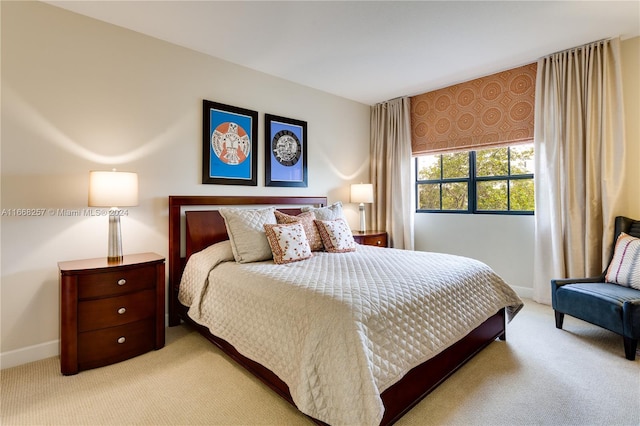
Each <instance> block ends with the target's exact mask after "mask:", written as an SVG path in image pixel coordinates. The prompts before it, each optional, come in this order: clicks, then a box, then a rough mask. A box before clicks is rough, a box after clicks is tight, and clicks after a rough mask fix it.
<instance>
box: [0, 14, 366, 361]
mask: <svg viewBox="0 0 640 426" xmlns="http://www.w3.org/2000/svg"><path fill="white" fill-rule="evenodd" d="M1 7H2V12H1V13H2V87H1V88H2V139H1V143H2V145H1V165H2V182H1V186H2V193H1V208H2V209H15V208H44V209H47V211H46V213H45V216H44V217H11V216H6V215H5V216H2V217H1V226H2V227H1V255H2V258H1V273H2V277H1V279H2V281H1V339H0V340H1V348H0V351H1V352H2V367H7V366H10V365H13V364H15V363H21V362H27V361H30V360H31V359H35V358H40V357H44V356H52V355H56V354H57V353H58V338H59V325H58V321H59V319H58V318H59V294H58V292H59V290H58V270H57V262H58V261H61V260H71V259H82V258H91V257H102V256H106V251H107V228H108V227H107V218H105V217H63V216H60V215H58V214H57V209H83V208H86V207H87V186H88V173H89V171H90V170H96V169H102V170H109V169H110V168H112V167H117V168H118V169H121V170H129V171H136V172H138V174H139V179H140V204H139V206H137V207H133V208H130V209H129V212H130V214H129V216H126V217H124V218H123V219H122V233H123V248H124V251H125V253H135V252H144V251H154V252H157V253H160V254H162V255H165V256H166V255H167V250H168V247H167V244H168V242H167V234H168V231H167V229H168V224H167V196H168V195H172V194H182V195H185V194H186V195H191V194H211V195H231V194H243V195H258V194H260V195H263V194H265V195H268V194H283V195H289V194H291V195H293V194H295V195H313V196H319V195H327V196H328V197H329V201H330V202H333V201H338V200H341V201H343V202H348V200H349V189H348V185H349V183H352V182H360V181H365V180H368V176H369V148H368V146H369V107H368V106H367V105H363V104H359V103H356V102H352V101H349V100H346V99H343V98H339V97H336V96H332V95H329V94H326V93H324V92H320V91H316V90H313V89H309V88H306V87H303V86H300V85H296V84H293V83H290V82H287V81H284V80H282V79H278V78H274V77H271V76H268V75H266V74H262V73H258V72H255V71H252V70H249V69H246V68H242V67H239V66H235V65H233V64H230V63H227V62H224V61H221V60H218V59H216V58H212V57H209V56H206V55H202V54H199V53H196V52H194V51H191V50H188V49H185V48H181V47H178V46H175V45H172V44H168V43H165V42H163V41H160V40H157V39H153V38H150V37H146V36H143V35H140V34H138V33H135V32H132V31H128V30H125V29H122V28H119V27H116V26H112V25H108V24H105V23H102V22H99V21H96V20H93V19H89V18H86V17H83V16H80V15H76V14H73V13H70V12H67V11H65V10H62V9H59V8H55V7H52V6H50V5H46V4H43V3H36V2H28V3H27V2H1ZM211 42H212V43H216V42H220V41H218V40H212V41H211ZM202 99H209V100H212V101H216V102H221V103H225V104H230V105H235V106H238V107H243V108H248V109H252V110H255V111H258V112H259V144H260V149H259V163H258V176H259V179H258V186H256V187H247V186H221V185H202V184H200V180H201V151H202V124H201V123H202ZM264 113H271V114H276V115H281V116H285V117H290V118H295V119H300V120H304V121H307V123H308V139H309V141H308V143H309V145H308V149H309V151H308V152H309V159H308V166H309V167H308V170H309V187H308V188H266V187H265V186H264V165H263V161H264V160H263V132H264V130H263V129H264V128H263V124H264V123H263V119H264ZM345 207H346V210H347V214H348V219H349V220H350V222H352V225H353V226H356V224H357V206H355V205H351V204H346V205H345ZM49 209H53V210H51V211H52V212H54V213H53V214H50V213H49Z"/></svg>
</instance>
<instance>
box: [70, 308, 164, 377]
mask: <svg viewBox="0 0 640 426" xmlns="http://www.w3.org/2000/svg"><path fill="white" fill-rule="evenodd" d="M153 330H154V321H153V319H149V320H144V321H138V322H134V323H131V324H126V325H121V326H119V327H110V328H104V329H102V330H96V331H89V332H86V333H80V336H79V339H78V365H79V367H80V369H81V370H85V369H87V368H94V367H99V366H103V365H106V364H112V363H114V362H119V361H123V360H125V359H128V358H131V357H134V356H136V355H140V354H143V353H145V352H149V351H150V350H152V349H153V347H154V332H153Z"/></svg>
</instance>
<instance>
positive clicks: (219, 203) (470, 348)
mask: <svg viewBox="0 0 640 426" xmlns="http://www.w3.org/2000/svg"><path fill="white" fill-rule="evenodd" d="M326 204H327V199H326V197H263V196H255V197H240V196H182V195H179V196H170V197H169V326H176V325H179V324H180V321H181V320H183V321H185V322H186V323H188V324H190V325H191V326H192V327H194V328H195V329H196V330H197V331H198V332H199V333H201V334H202V335H203V336H205V337H206V338H207V339H208V340H210V341H211V342H212V343H214V344H215V345H216V346H217V347H219V348H220V349H221V350H222V351H223V352H225V353H226V354H227V355H228V356H229V357H231V358H232V359H234V360H235V361H236V362H237V363H238V364H240V365H241V366H243V367H244V368H246V369H247V370H248V371H250V372H251V373H252V374H254V375H255V376H256V377H257V378H258V379H260V380H261V381H262V382H263V383H265V384H266V385H267V386H269V387H270V388H271V389H273V390H274V391H275V392H276V393H278V394H279V395H280V396H282V397H283V398H284V399H285V400H287V401H288V402H290V403H291V404H293V405H294V406H295V404H294V402H293V400H292V398H291V394H290V393H289V388H288V386H287V385H286V384H285V383H284V382H283V381H282V380H280V378H278V376H276V375H275V374H274V373H273V372H271V371H270V370H269V369H267V368H265V367H264V366H262V365H260V364H258V363H257V362H255V361H253V360H251V359H249V358H246V357H244V356H243V355H241V354H240V353H239V352H238V351H236V349H235V348H234V347H233V346H232V345H230V344H229V343H228V342H226V341H225V340H223V339H220V338H219V337H216V336H214V335H212V334H211V333H210V332H209V330H208V329H207V328H206V327H203V326H201V325H199V324H197V323H195V322H194V321H192V320H191V319H190V318H189V317H188V316H187V307H185V306H183V305H182V304H181V303H180V302H179V301H178V290H179V286H180V278H181V276H182V271H183V269H184V266H185V264H186V261H187V259H188V258H189V256H190V255H191V254H192V253H195V252H197V251H199V250H202V249H204V248H206V247H208V246H209V245H211V244H214V243H216V242H220V241H224V240H227V239H228V236H227V231H226V227H225V225H224V220H223V219H222V216H221V215H220V213H219V212H218V211H217V210H202V208H203V207H205V208H206V207H211V208H214V207H215V208H219V207H224V206H261V205H262V206H264V205H272V206H276V207H277V208H278V210H281V211H283V212H285V213H288V214H297V213H299V212H300V206H303V205H314V206H326ZM287 205H290V206H292V208H280V206H287ZM294 206H295V207H294ZM194 208H199V209H197V210H194ZM183 217H184V218H185V221H184V226H183V221H182V218H183ZM182 251H184V253H185V255H184V256H183V255H182V254H181V252H182ZM496 338H499V339H500V340H505V338H506V329H505V310H504V309H501V310H500V311H498V312H497V313H496V314H495V315H493V316H492V317H490V318H489V319H487V320H486V321H485V322H484V323H483V324H481V325H480V326H478V327H477V328H476V329H474V330H473V331H471V332H470V333H469V334H468V335H467V336H465V337H464V338H462V339H461V340H460V341H458V342H457V343H455V344H453V345H452V346H450V347H449V348H447V349H446V350H445V351H443V352H441V353H440V354H438V355H437V356H436V357H434V358H432V359H430V360H428V361H427V362H425V363H423V364H421V365H419V366H417V367H415V368H414V369H412V370H411V371H409V373H407V374H406V375H405V376H404V377H403V378H402V380H400V381H399V382H398V383H396V384H394V385H393V386H391V387H390V388H388V389H387V390H385V391H384V392H383V393H382V394H381V398H382V401H383V403H384V406H385V412H384V417H383V419H382V422H381V424H383V425H389V424H393V423H394V422H396V421H397V420H398V419H399V418H400V417H402V415H403V414H405V413H406V412H407V411H409V410H410V409H411V408H412V407H413V406H415V405H416V404H417V403H418V402H420V400H422V398H424V397H425V396H426V395H427V394H428V393H429V392H431V391H432V390H433V389H435V388H436V387H437V386H438V385H439V384H440V383H442V382H443V381H444V380H445V379H446V378H447V377H449V376H450V375H451V374H453V373H454V372H455V371H456V370H457V369H458V368H460V367H461V366H462V365H464V364H465V363H466V362H467V361H468V360H469V359H471V358H472V357H473V356H474V355H475V354H477V353H478V352H480V351H481V350H482V349H483V348H485V347H486V346H487V345H489V344H490V343H491V342H493V341H494V340H495V339H496ZM314 420H315V419H314ZM315 421H316V422H317V420H315ZM318 423H320V424H321V422H318Z"/></svg>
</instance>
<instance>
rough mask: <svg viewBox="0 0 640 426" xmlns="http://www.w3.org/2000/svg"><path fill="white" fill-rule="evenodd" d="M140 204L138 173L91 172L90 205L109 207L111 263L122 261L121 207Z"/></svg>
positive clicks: (109, 259)
mask: <svg viewBox="0 0 640 426" xmlns="http://www.w3.org/2000/svg"><path fill="white" fill-rule="evenodd" d="M137 205H138V174H137V173H131V172H118V171H116V169H113V170H112V171H92V172H89V206H90V207H108V208H110V210H109V252H108V255H107V261H108V262H109V263H120V262H122V234H121V231H120V211H119V210H118V208H119V207H130V206H137Z"/></svg>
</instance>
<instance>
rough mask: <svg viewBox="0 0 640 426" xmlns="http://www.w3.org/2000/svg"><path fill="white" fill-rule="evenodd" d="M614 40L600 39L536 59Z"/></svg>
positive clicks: (611, 38)
mask: <svg viewBox="0 0 640 426" xmlns="http://www.w3.org/2000/svg"><path fill="white" fill-rule="evenodd" d="M614 38H615V37H610V38H602V39H600V40H596V41H592V42H589V43H586V44H582V45H580V46H574V47H570V48H568V49H563V50H558V51H557V52H553V53H549V54H547V55H544V56H541V57H540V58H538V59H543V58H547V57H549V56H552V55H556V54H558V53H565V52H569V51H571V50H575V49H580V48H581V47H585V46H589V45H591V44H596V43H602V42H605V41H611V40H613V39H614Z"/></svg>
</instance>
